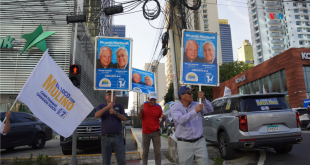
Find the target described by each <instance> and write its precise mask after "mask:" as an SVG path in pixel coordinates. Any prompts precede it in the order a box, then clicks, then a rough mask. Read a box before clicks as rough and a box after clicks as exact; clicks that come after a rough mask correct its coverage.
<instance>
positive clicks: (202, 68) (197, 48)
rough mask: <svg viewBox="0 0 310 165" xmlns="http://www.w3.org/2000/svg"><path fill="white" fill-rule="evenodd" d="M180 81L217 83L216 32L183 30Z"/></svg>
mask: <svg viewBox="0 0 310 165" xmlns="http://www.w3.org/2000/svg"><path fill="white" fill-rule="evenodd" d="M182 37H183V38H182V41H183V44H182V46H183V47H182V52H181V53H182V56H181V81H183V83H184V84H196V85H198V84H201V85H210V86H216V85H218V59H217V34H215V33H210V32H205V31H188V30H183V36H182Z"/></svg>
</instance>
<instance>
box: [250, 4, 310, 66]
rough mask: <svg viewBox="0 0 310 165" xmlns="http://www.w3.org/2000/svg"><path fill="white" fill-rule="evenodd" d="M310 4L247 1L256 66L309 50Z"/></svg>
mask: <svg viewBox="0 0 310 165" xmlns="http://www.w3.org/2000/svg"><path fill="white" fill-rule="evenodd" d="M309 1H310V0H304V1H280V0H265V1H261V0H248V7H249V12H248V13H249V19H250V26H251V37H252V44H253V55H254V64H255V65H258V64H260V63H262V62H263V61H266V60H268V59H270V58H272V57H274V56H276V55H278V54H279V53H281V52H283V51H285V50H287V49H289V48H292V47H294V48H304V47H309V46H310V41H309V40H308V39H309V37H310V22H309V10H310V4H309Z"/></svg>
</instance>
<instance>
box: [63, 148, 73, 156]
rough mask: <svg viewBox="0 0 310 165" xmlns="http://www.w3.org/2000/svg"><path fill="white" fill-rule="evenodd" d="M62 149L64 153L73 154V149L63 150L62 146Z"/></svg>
mask: <svg viewBox="0 0 310 165" xmlns="http://www.w3.org/2000/svg"><path fill="white" fill-rule="evenodd" d="M61 151H62V153H63V154H64V155H71V154H72V150H63V149H62V148H61Z"/></svg>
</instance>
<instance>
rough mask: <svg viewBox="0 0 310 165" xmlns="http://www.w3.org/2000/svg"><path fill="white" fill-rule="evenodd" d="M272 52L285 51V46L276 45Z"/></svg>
mask: <svg viewBox="0 0 310 165" xmlns="http://www.w3.org/2000/svg"><path fill="white" fill-rule="evenodd" d="M272 50H284V46H278V45H275V46H273V47H272Z"/></svg>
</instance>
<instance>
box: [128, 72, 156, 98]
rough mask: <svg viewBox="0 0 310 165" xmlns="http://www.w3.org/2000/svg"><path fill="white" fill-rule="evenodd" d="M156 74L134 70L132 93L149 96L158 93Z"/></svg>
mask: <svg viewBox="0 0 310 165" xmlns="http://www.w3.org/2000/svg"><path fill="white" fill-rule="evenodd" d="M155 82H156V81H155V73H153V72H148V71H144V70H140V69H135V68H132V81H131V86H132V89H131V90H132V91H134V92H139V93H145V94H149V92H156V89H155V87H156V84H155Z"/></svg>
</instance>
